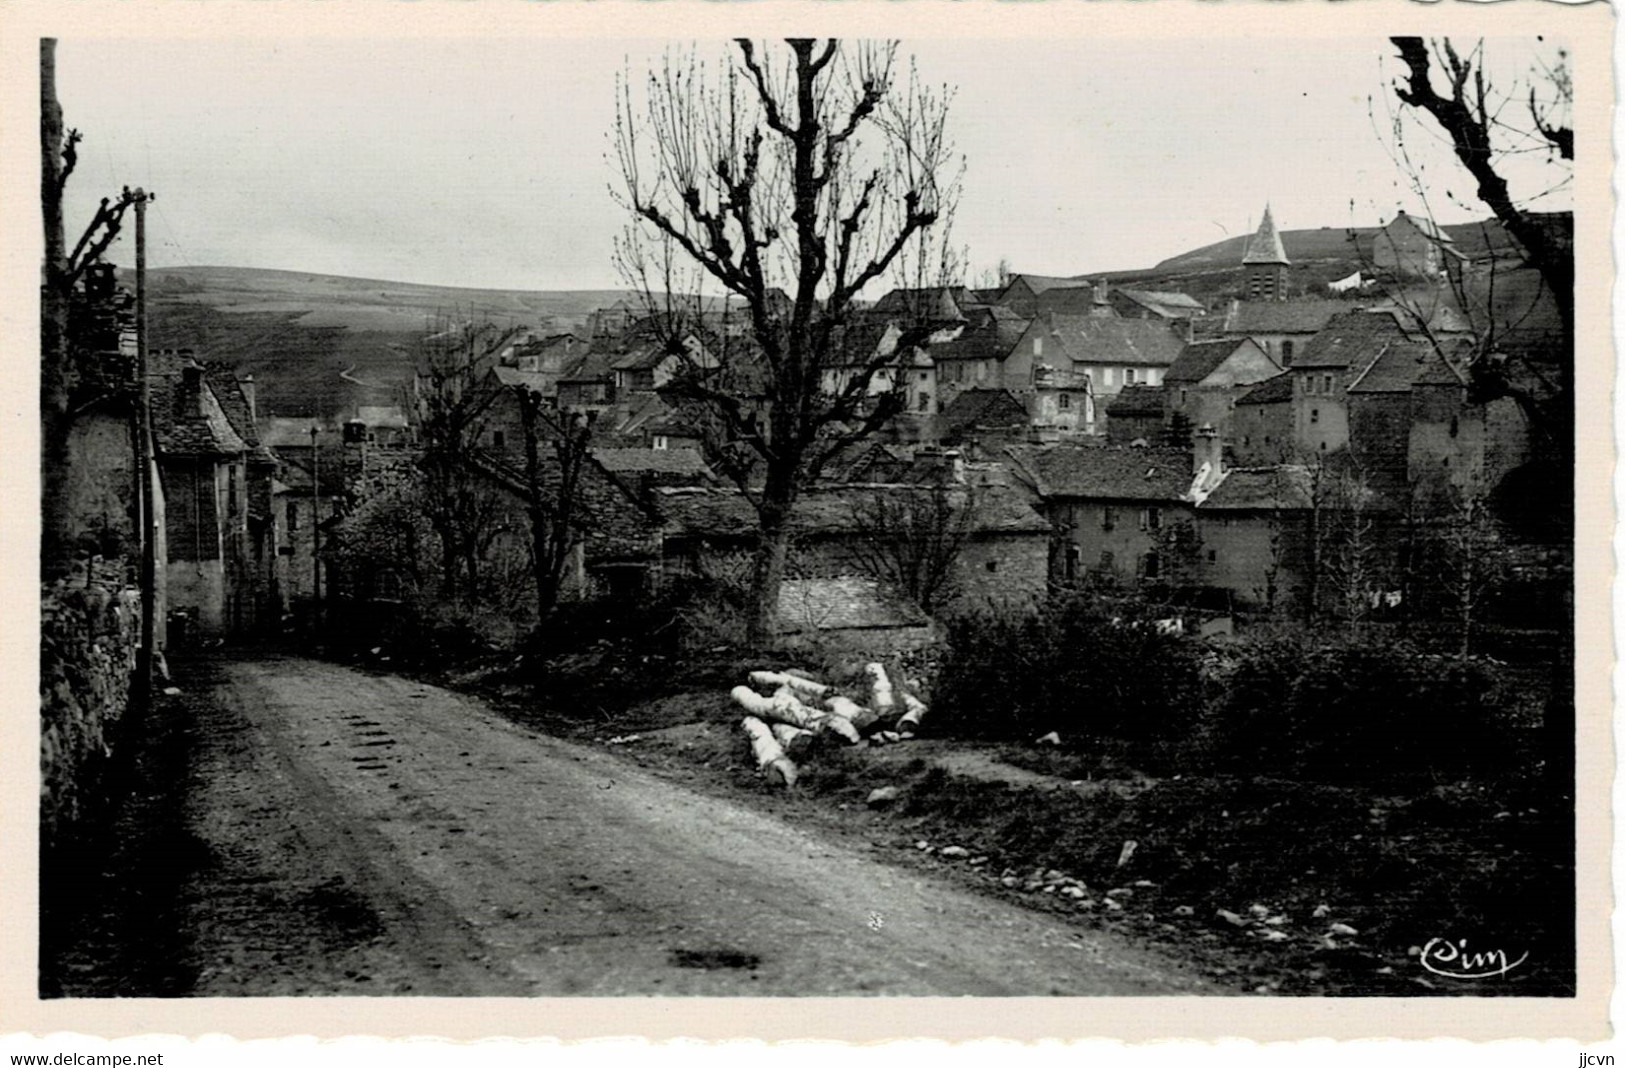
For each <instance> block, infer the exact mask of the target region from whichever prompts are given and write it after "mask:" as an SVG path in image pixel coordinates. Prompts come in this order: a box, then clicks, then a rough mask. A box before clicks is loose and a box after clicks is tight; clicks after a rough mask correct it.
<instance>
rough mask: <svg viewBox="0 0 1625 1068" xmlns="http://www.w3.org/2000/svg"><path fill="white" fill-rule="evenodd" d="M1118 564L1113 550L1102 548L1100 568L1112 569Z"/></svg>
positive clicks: (1104, 569) (1103, 569)
mask: <svg viewBox="0 0 1625 1068" xmlns="http://www.w3.org/2000/svg"><path fill="white" fill-rule="evenodd" d="M1116 566H1117V558H1116V557H1114V556H1113V555H1112V551H1111V550H1110V549H1102V550H1101V552H1100V570H1102V571H1110V570H1111V569H1112V568H1113V567H1116Z"/></svg>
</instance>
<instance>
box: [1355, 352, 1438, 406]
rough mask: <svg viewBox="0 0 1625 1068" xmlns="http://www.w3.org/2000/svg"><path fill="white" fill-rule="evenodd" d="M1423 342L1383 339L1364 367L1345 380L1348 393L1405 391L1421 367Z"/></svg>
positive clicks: (1414, 379)
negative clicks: (1354, 376) (1374, 354)
mask: <svg viewBox="0 0 1625 1068" xmlns="http://www.w3.org/2000/svg"><path fill="white" fill-rule="evenodd" d="M1425 348H1426V346H1425V345H1423V344H1420V343H1417V342H1411V341H1389V342H1386V343H1385V344H1384V345H1383V347H1382V351H1380V352H1378V353H1377V355H1376V357H1375V358H1374V359H1373V360H1372V361H1371V362H1370V363H1368V364H1367V365H1366V367H1365V370H1363V371H1361V372H1360V374H1359V375H1358V376H1357V377H1356V378H1355V379H1354V381H1353V382H1350V383H1349V388H1348V392H1350V393H1409V392H1410V391H1411V383H1413V382H1415V381H1416V377H1417V375H1418V374H1420V373H1421V370H1422V353H1423V351H1424V349H1425Z"/></svg>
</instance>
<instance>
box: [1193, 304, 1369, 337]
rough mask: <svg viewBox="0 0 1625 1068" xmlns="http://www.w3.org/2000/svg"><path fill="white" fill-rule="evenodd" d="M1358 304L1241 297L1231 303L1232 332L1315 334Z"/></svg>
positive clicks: (1228, 327) (1229, 329) (1229, 330)
mask: <svg viewBox="0 0 1625 1068" xmlns="http://www.w3.org/2000/svg"><path fill="white" fill-rule="evenodd" d="M1355 306H1356V305H1353V304H1350V303H1349V302H1348V301H1344V300H1322V299H1313V300H1241V301H1236V302H1235V303H1234V304H1232V305H1231V306H1230V313H1229V314H1228V315H1227V316H1226V317H1225V321H1224V329H1225V332H1226V333H1230V334H1313V333H1315V332H1316V331H1318V330H1320V329H1321V328H1322V327H1324V326H1325V325H1326V323H1327V321H1329V320H1330V319H1331V317H1332V316H1334V315H1337V314H1338V313H1339V312H1346V311H1348V310H1349V309H1350V308H1352V307H1355Z"/></svg>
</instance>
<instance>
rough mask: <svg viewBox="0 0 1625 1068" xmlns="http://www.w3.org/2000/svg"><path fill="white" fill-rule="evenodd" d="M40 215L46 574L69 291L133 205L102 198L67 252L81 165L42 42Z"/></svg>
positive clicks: (61, 559) (60, 481)
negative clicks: (71, 191) (66, 214)
mask: <svg viewBox="0 0 1625 1068" xmlns="http://www.w3.org/2000/svg"><path fill="white" fill-rule="evenodd" d="M39 76H40V210H41V214H42V215H43V219H44V228H45V258H44V263H43V265H42V270H41V278H40V432H41V446H42V448H41V452H42V455H41V476H42V480H41V481H42V485H41V489H42V493H41V495H40V504H41V507H40V517H41V523H42V527H41V531H40V547H41V565H42V567H43V568H44V570H45V571H46V572H48V573H51V572H55V571H56V570H57V569H59V568H60V567H61V566H62V565H63V564H64V563H65V562H66V554H67V551H68V550H69V548H70V546H71V545H72V543H73V531H72V530H70V529H69V522H70V517H69V515H68V513H67V510H66V506H67V503H68V499H69V495H68V494H67V493H66V492H65V490H64V480H65V479H66V478H67V476H68V452H67V450H68V436H69V433H70V431H71V429H72V426H73V414H72V413H73V408H74V398H73V393H74V388H75V386H76V384H77V379H78V368H77V366H76V362H75V359H74V355H73V353H72V351H71V349H72V346H71V344H70V341H69V336H70V329H69V316H70V306H71V304H72V301H73V294H74V287H75V286H76V285H77V284H78V282H79V280H80V279H81V278H82V277H83V276H84V274H85V271H86V270H87V269H88V268H89V267H90V265H91V264H94V263H96V262H98V261H100V260H101V258H102V256H103V255H104V254H105V253H106V252H107V249H108V247H109V246H110V245H112V243H113V242H114V241H115V240H116V239H117V238H118V235H119V231H120V229H121V226H122V224H123V221H124V216H125V213H126V212H127V211H128V210H129V208H130V207H131V205H133V204H134V203H135V196H134V195H133V194H132V193H131V192H130V190H129V189H125V190H123V191H122V192H121V193H120V194H119V195H118V196H117V197H114V198H103V200H102V202H101V204H100V206H99V207H98V208H97V209H96V214H95V216H94V217H93V218H92V219H91V221H90V224H89V225H88V226H86V227H85V229H84V232H83V233H82V234H80V236H79V240H78V241H77V242H75V244H74V246H73V249H72V251H71V252H70V251H69V249H68V246H67V239H66V236H65V233H64V229H63V227H64V222H63V216H62V196H63V193H64V192H65V191H66V189H67V185H68V179H69V177H71V176H72V174H73V170H74V166H75V164H77V162H78V159H79V147H78V146H79V143H80V141H82V140H83V137H82V135H81V134H80V133H79V131H78V130H73V129H65V127H64V124H63V117H62V105H61V103H60V102H59V101H58V100H57V95H56V41H55V39H53V38H49V37H46V38H41V39H40V71H39Z"/></svg>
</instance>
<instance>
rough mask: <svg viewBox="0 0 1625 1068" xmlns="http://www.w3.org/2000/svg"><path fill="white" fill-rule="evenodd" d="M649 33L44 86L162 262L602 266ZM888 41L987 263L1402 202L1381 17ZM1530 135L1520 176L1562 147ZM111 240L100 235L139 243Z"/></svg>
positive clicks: (336, 49)
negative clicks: (627, 97) (938, 117)
mask: <svg viewBox="0 0 1625 1068" xmlns="http://www.w3.org/2000/svg"><path fill="white" fill-rule="evenodd" d="M666 47H668V45H667V43H665V42H651V41H613V40H606V41H601V42H585V41H579V40H576V41H563V42H556V41H531V40H523V41H479V40H426V41H382V42H368V43H363V44H359V45H358V44H354V43H346V42H333V41H326V42H310V43H308V44H304V43H300V44H290V43H288V42H273V43H266V44H261V43H256V42H251V41H226V42H212V43H208V44H206V45H199V44H197V43H184V44H181V43H165V42H141V41H122V42H118V43H116V44H115V43H108V42H98V41H88V40H82V39H65V40H63V41H62V42H61V43H60V44H59V46H58V59H57V63H58V87H59V95H60V97H61V99H62V104H63V107H64V110H65V114H66V118H67V122H68V124H69V125H70V126H74V127H77V128H79V129H80V130H81V131H83V133H84V135H85V141H84V143H83V144H82V146H81V148H80V153H81V161H80V164H79V168H78V170H77V171H76V172H75V174H74V176H73V179H72V184H71V189H70V200H69V209H70V215H69V220H70V223H69V225H70V229H71V228H72V227H73V225H74V222H75V221H79V222H80V223H81V224H82V221H83V220H85V219H87V218H88V217H89V215H90V213H91V211H92V210H93V208H94V203H95V200H96V198H98V197H100V196H102V195H106V194H107V193H110V192H113V191H116V190H117V188H118V187H119V186H121V185H125V184H129V185H136V184H141V185H144V186H146V187H147V188H148V189H151V190H154V191H156V192H157V194H158V200H157V207H156V209H155V210H154V211H153V212H152V213H151V214H150V215H149V222H150V232H151V252H150V262H151V263H152V264H153V265H155V266H170V265H198V264H211V265H231V266H247V267H277V268H288V269H293V270H303V271H311V272H317V273H329V274H343V275H353V276H361V277H373V278H386V279H391V280H399V281H411V282H425V283H436V284H442V285H468V286H479V287H500V288H517V289H569V288H575V289H589V288H610V287H615V286H617V285H618V284H619V282H618V279H617V277H616V275H615V272H614V269H613V267H612V264H611V260H610V243H611V240H612V238H613V237H614V235H615V234H616V233H617V232H618V231H619V229H620V228H621V226H622V223H623V221H624V218H623V215H622V213H621V209H619V208H617V207H616V205H615V204H614V202H613V201H612V200H611V199H610V197H609V195H608V191H607V190H608V185H609V183H610V182H611V180H612V179H613V178H614V177H615V174H614V171H613V169H612V168H611V166H610V165H609V163H608V162H606V159H605V153H606V149H607V148H608V147H609V145H608V142H607V141H606V131H607V130H608V128H609V126H610V123H611V121H612V118H613V113H614V77H615V74H616V73H617V71H619V70H620V69H621V68H622V66H623V64H629V65H630V67H631V69H633V70H634V71H639V70H643V69H646V68H648V67H649V66H650V65H651V64H652V63H656V62H658V58H659V56H660V54H661V53H662V51H663V50H664V49H665V48H666ZM698 47H700V48H702V49H703V50H706V51H707V52H708V53H709V52H714V51H715V50H716V49H717V48H718V47H719V46H717V45H715V44H713V43H710V42H705V43H702V44H700V45H699V46H698ZM1487 47H1488V48H1489V49H1490V50H1491V53H1492V55H1493V56H1494V57H1495V61H1496V67H1495V68H1494V69H1497V70H1499V71H1501V72H1502V74H1503V80H1505V78H1506V77H1510V76H1513V75H1518V76H1522V75H1524V74H1526V72H1527V71H1528V70H1529V69H1530V67H1531V64H1532V62H1533V60H1534V58H1535V57H1536V56H1537V55H1547V54H1549V49H1545V48H1542V47H1540V46H1536V45H1535V44H1534V43H1533V42H1514V41H1491V42H1489V44H1488V46H1487ZM904 48H905V50H907V51H910V52H912V53H913V54H914V55H915V56H916V58H917V61H918V67H919V71H920V74H921V76H922V78H923V79H924V80H926V81H930V82H937V83H942V82H946V83H948V84H950V85H952V86H954V87H955V88H956V90H957V98H956V100H955V104H954V110H953V114H952V119H951V121H952V126H953V133H954V139H955V141H956V142H957V144H958V146H959V148H960V150H961V151H962V152H963V153H964V154H965V155H966V157H967V163H968V170H967V174H966V179H965V187H964V193H963V198H962V201H961V205H960V211H959V217H958V221H957V225H956V229H955V243H956V244H957V245H963V246H966V247H968V249H969V251H970V255H971V262H972V264H973V267H974V268H976V269H982V268H986V267H991V266H992V265H993V264H995V263H996V262H997V261H998V260H999V259H1000V258H1001V257H1003V258H1006V259H1008V260H1009V261H1010V263H1011V264H1012V265H1013V266H1014V267H1015V268H1016V269H1017V270H1026V271H1032V272H1036V273H1044V274H1076V273H1080V272H1088V271H1096V270H1115V269H1127V268H1135V267H1147V266H1151V265H1152V264H1154V263H1156V262H1157V261H1158V260H1160V259H1163V258H1165V257H1167V256H1170V255H1173V254H1176V253H1179V252H1182V251H1185V250H1187V249H1190V248H1194V247H1197V246H1200V245H1204V244H1208V243H1210V242H1213V241H1217V240H1220V239H1222V238H1224V237H1226V236H1227V235H1232V234H1237V233H1241V232H1243V231H1245V230H1246V229H1247V228H1248V226H1249V224H1250V223H1254V224H1256V222H1257V219H1258V216H1259V214H1260V212H1261V211H1262V209H1263V207H1264V204H1265V202H1266V201H1268V202H1270V203H1271V204H1272V205H1273V207H1274V213H1275V219H1276V222H1277V223H1278V225H1279V226H1280V227H1281V228H1282V229H1300V228H1310V227H1317V226H1346V225H1349V224H1351V223H1354V224H1361V225H1363V224H1367V223H1371V222H1375V221H1378V220H1379V219H1380V218H1386V217H1387V216H1389V215H1391V214H1392V212H1393V210H1394V209H1395V208H1396V207H1400V206H1404V207H1407V208H1409V209H1411V210H1413V211H1416V210H1418V209H1419V205H1418V204H1417V202H1416V200H1415V199H1414V197H1413V196H1412V195H1411V194H1410V192H1409V191H1408V188H1407V186H1406V183H1405V182H1404V180H1403V178H1402V177H1401V175H1400V174H1399V172H1398V171H1397V170H1396V167H1395V165H1394V163H1393V162H1392V161H1391V159H1390V157H1389V154H1388V150H1387V149H1386V148H1385V146H1384V140H1385V138H1384V137H1383V136H1381V135H1379V132H1378V129H1377V127H1384V128H1385V127H1386V125H1387V123H1388V119H1387V105H1386V95H1385V94H1386V93H1387V92H1388V91H1387V90H1386V89H1385V86H1387V85H1391V84H1392V82H1393V80H1394V78H1395V76H1396V74H1397V70H1398V63H1397V60H1394V59H1392V58H1391V54H1392V47H1391V46H1390V45H1388V43H1387V42H1386V41H1384V40H1380V39H1370V40H1352V39H1351V40H1346V41H1335V42H1329V41H1304V42H1281V41H1273V42H1265V41H1248V40H1234V39H1229V40H1227V39H1223V38H1218V39H1214V38H1209V39H1204V40H1202V41H1192V42H1189V43H1184V42H1167V41H1160V42H1146V43H1143V44H1135V43H1132V42H1125V41H1121V40H1118V41H1093V40H1082V39H1080V40H1053V41H1030V40H1029V41H1014V40H987V41H966V40H957V41H948V40H921V41H907V42H904ZM1384 57H1390V58H1387V59H1386V60H1385V59H1384ZM1582 91H1583V87H1582ZM1373 107H1374V108H1375V110H1376V116H1377V122H1376V127H1374V125H1373V122H1372V116H1371V109H1372V108H1373ZM1411 145H1412V148H1413V152H1414V153H1415V154H1416V155H1417V157H1418V159H1419V160H1420V162H1421V163H1422V165H1423V166H1425V167H1426V168H1427V173H1428V175H1429V178H1430V181H1432V182H1434V183H1436V187H1442V186H1444V185H1449V186H1450V187H1451V188H1453V189H1454V190H1455V191H1456V194H1457V196H1458V198H1459V199H1460V200H1462V201H1464V202H1465V203H1467V204H1469V205H1471V207H1472V209H1473V210H1471V211H1467V210H1463V209H1462V208H1461V207H1458V206H1457V205H1455V204H1453V203H1451V202H1450V201H1449V200H1448V199H1447V198H1445V197H1444V196H1442V195H1439V196H1436V197H1435V198H1434V200H1433V204H1432V207H1433V210H1434V213H1435V215H1436V217H1438V218H1439V220H1440V221H1441V222H1455V221H1465V220H1467V219H1470V218H1478V217H1482V215H1483V214H1485V213H1484V212H1482V211H1481V210H1479V209H1478V207H1477V204H1476V202H1474V201H1473V199H1472V196H1471V187H1470V185H1468V184H1467V183H1465V182H1463V181H1462V180H1461V179H1460V177H1459V170H1458V169H1457V168H1456V166H1455V164H1454V162H1453V160H1452V159H1450V158H1449V157H1448V154H1447V153H1445V151H1444V150H1443V147H1442V145H1439V144H1436V143H1433V142H1431V141H1430V140H1428V139H1427V138H1425V137H1423V138H1413V139H1412V140H1411ZM1525 162H1526V163H1527V165H1528V170H1527V173H1526V174H1524V175H1521V176H1520V181H1519V186H1518V188H1519V189H1520V190H1521V192H1522V193H1523V194H1524V195H1526V196H1528V195H1532V194H1534V193H1535V192H1538V191H1539V190H1541V189H1544V188H1546V186H1547V185H1548V184H1549V181H1550V179H1549V178H1548V175H1549V174H1550V172H1551V171H1552V170H1555V168H1547V167H1546V166H1545V164H1544V162H1543V160H1541V159H1540V158H1538V157H1528V158H1527V159H1526V160H1525ZM1445 176H1448V179H1449V180H1448V181H1445V180H1444V179H1445ZM1539 206H1541V207H1550V208H1554V209H1555V208H1566V207H1567V206H1568V199H1567V197H1566V195H1564V194H1563V193H1558V194H1555V195H1553V196H1548V197H1546V198H1544V199H1542V200H1541V201H1540V202H1539ZM69 236H70V240H71V239H72V237H74V236H75V235H74V234H70V235H69ZM122 244H123V245H124V246H125V247H123V248H122V249H120V250H119V251H118V252H117V253H115V255H114V257H113V258H114V259H115V260H117V261H119V262H122V263H128V262H130V261H131V260H132V258H133V253H132V252H131V250H130V249H129V247H128V245H129V241H128V240H126V241H124V242H122Z"/></svg>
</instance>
